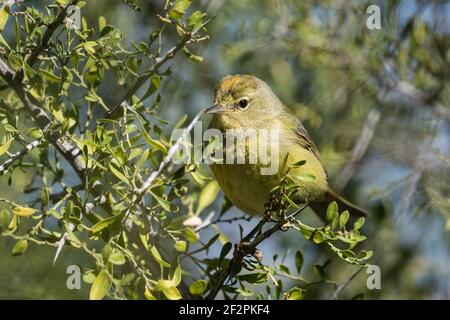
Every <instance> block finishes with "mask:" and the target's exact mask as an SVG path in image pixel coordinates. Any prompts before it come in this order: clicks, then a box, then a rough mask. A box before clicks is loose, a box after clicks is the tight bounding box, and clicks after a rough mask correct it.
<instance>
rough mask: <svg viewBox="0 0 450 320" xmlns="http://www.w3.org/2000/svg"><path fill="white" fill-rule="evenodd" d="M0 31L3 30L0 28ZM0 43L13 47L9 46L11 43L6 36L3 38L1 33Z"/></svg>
mask: <svg viewBox="0 0 450 320" xmlns="http://www.w3.org/2000/svg"><path fill="white" fill-rule="evenodd" d="M0 31H1V29H0ZM0 43H1V44H3V45H4V46H5V47H6V48H8V49H11V47H10V46H9V43H8V42H7V41H6V40H5V38H3V36H2V34H1V33H0Z"/></svg>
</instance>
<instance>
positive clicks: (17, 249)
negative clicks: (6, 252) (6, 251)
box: [11, 239, 28, 256]
mask: <svg viewBox="0 0 450 320" xmlns="http://www.w3.org/2000/svg"><path fill="white" fill-rule="evenodd" d="M27 248H28V240H27V239H22V240H19V241H17V242H16V244H15V245H14V247H13V248H12V251H11V253H12V255H13V256H20V255H21V254H22V253H24V252H25V251H27Z"/></svg>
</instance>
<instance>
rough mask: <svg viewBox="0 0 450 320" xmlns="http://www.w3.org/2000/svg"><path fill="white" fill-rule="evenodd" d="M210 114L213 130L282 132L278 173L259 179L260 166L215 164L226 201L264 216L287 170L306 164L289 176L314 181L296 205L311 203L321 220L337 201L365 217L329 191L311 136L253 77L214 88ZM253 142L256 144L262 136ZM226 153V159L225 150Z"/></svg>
mask: <svg viewBox="0 0 450 320" xmlns="http://www.w3.org/2000/svg"><path fill="white" fill-rule="evenodd" d="M207 112H208V113H212V114H214V116H213V119H212V121H211V123H210V126H209V127H210V128H214V129H219V130H221V131H222V132H224V133H225V131H226V130H227V129H255V130H259V129H268V130H271V129H278V130H279V137H280V138H279V158H278V159H279V161H278V162H279V169H278V170H277V171H276V173H275V174H272V175H263V174H261V166H262V165H261V164H259V163H258V162H257V163H256V164H250V163H248V161H247V162H246V163H245V164H226V163H224V164H212V165H211V169H212V172H213V174H214V176H215V177H216V179H217V181H218V182H219V184H220V186H221V187H222V189H223V191H224V192H225V194H226V196H227V197H228V198H229V199H230V200H231V201H232V202H233V204H234V205H235V206H236V207H238V208H239V209H241V210H242V211H244V212H245V213H247V214H250V215H256V214H262V213H263V212H264V205H265V204H266V203H267V202H268V200H269V198H270V191H271V190H272V189H273V188H274V187H276V186H277V185H279V183H280V181H281V179H282V178H283V176H284V175H285V170H284V169H283V168H289V166H290V165H292V164H294V163H296V162H298V161H300V160H306V163H305V164H304V165H302V166H299V167H292V168H291V169H290V171H289V174H290V176H291V177H292V176H294V177H295V176H301V175H305V174H310V175H313V176H314V177H315V179H314V180H313V181H304V180H300V179H298V181H296V184H298V185H299V186H300V188H299V192H298V194H297V196H296V198H295V199H294V200H295V201H296V202H298V203H306V202H309V203H311V205H310V206H311V207H312V208H313V210H314V211H315V212H316V213H317V214H318V215H319V216H321V217H323V216H324V214H325V212H326V208H327V206H328V204H329V202H331V201H333V200H334V201H337V202H338V205H339V208H340V209H341V210H349V212H350V213H351V214H354V215H358V216H359V215H366V212H364V211H363V210H362V209H360V208H357V207H355V206H353V205H352V204H350V203H349V202H347V201H345V200H344V199H342V198H340V197H338V196H336V195H335V194H334V193H333V192H332V191H331V190H330V189H329V187H328V179H327V174H326V170H325V168H324V167H323V165H322V163H321V161H320V157H319V152H318V150H317V148H316V146H315V145H314V143H313V142H312V140H311V138H310V137H309V135H308V133H307V131H306V130H305V128H304V127H303V125H302V124H301V122H300V120H298V119H297V118H296V117H295V115H294V114H293V113H292V112H291V111H290V110H289V109H288V108H287V107H286V106H284V105H283V104H282V103H281V101H280V100H279V99H278V97H277V96H276V95H275V94H274V93H273V92H272V90H271V89H270V87H269V86H268V85H267V84H266V83H265V82H264V81H262V80H260V79H258V78H256V77H254V76H250V75H232V76H228V77H225V78H224V79H222V80H221V81H220V83H219V84H218V86H217V87H216V94H215V104H214V106H213V107H211V108H209V109H208V110H207ZM254 139H258V136H256V137H255V138H254ZM246 142H247V143H248V144H251V143H252V142H253V143H255V144H253V145H257V142H258V141H249V140H248V138H247V140H246ZM224 151H225V154H226V152H227V150H226V148H225V150H224ZM247 151H248V150H247ZM285 159H287V162H286V160H285ZM282 166H283V168H282Z"/></svg>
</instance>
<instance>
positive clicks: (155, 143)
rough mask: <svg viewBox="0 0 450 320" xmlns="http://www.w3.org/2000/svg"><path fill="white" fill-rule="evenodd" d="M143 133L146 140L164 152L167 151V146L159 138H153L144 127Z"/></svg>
mask: <svg viewBox="0 0 450 320" xmlns="http://www.w3.org/2000/svg"><path fill="white" fill-rule="evenodd" d="M141 133H142V135H143V136H144V138H145V140H146V141H147V142H148V143H149V144H150V145H151V146H153V147H154V148H156V149H158V150H161V151H162V152H164V153H167V148H166V147H165V146H164V145H163V144H162V143H161V142H159V141H158V140H155V139H153V138H152V137H150V135H149V134H148V132H147V131H145V130H144V129H142V130H141Z"/></svg>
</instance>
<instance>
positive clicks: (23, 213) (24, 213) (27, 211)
mask: <svg viewBox="0 0 450 320" xmlns="http://www.w3.org/2000/svg"><path fill="white" fill-rule="evenodd" d="M36 211H37V210H36V209H33V208H28V207H15V208H14V209H13V213H14V214H15V215H16V216H19V217H29V216H31V215H33V214H34V213H35V212H36Z"/></svg>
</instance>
